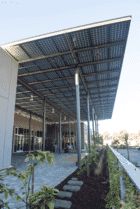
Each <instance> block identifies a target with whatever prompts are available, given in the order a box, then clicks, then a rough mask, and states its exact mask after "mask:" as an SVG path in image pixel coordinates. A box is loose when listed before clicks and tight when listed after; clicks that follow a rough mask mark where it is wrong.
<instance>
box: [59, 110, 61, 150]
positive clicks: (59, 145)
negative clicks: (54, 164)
mask: <svg viewBox="0 0 140 209" xmlns="http://www.w3.org/2000/svg"><path fill="white" fill-rule="evenodd" d="M60 143H61V112H60V115H59V154H60V145H61V144H60Z"/></svg>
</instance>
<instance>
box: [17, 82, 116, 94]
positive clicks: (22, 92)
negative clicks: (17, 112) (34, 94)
mask: <svg viewBox="0 0 140 209" xmlns="http://www.w3.org/2000/svg"><path fill="white" fill-rule="evenodd" d="M72 86H75V85H74V84H73V85H67V86H58V87H52V88H43V89H37V91H47V90H53V89H58V88H68V87H72ZM117 86H118V85H116V84H115V85H111V86H109V87H108V86H107V87H104V86H102V87H98V88H95V87H93V88H88V91H90V90H98V89H101V90H102V89H110V88H116V87H117ZM30 92H31V91H20V92H16V95H19V94H24V93H30ZM73 92H74V90H72V91H69V92H67V91H66V92H63V93H73ZM80 92H85V91H83V90H81V91H80ZM49 95H52V94H48V96H49Z"/></svg>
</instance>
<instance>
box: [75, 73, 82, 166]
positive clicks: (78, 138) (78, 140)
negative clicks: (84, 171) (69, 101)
mask: <svg viewBox="0 0 140 209" xmlns="http://www.w3.org/2000/svg"><path fill="white" fill-rule="evenodd" d="M75 85H76V110H77V152H78V169H80V168H81V162H80V159H81V131H80V98H79V69H76V70H75Z"/></svg>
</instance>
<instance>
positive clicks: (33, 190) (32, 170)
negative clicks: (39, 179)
mask: <svg viewBox="0 0 140 209" xmlns="http://www.w3.org/2000/svg"><path fill="white" fill-rule="evenodd" d="M33 193H34V166H33V170H32V194H33Z"/></svg>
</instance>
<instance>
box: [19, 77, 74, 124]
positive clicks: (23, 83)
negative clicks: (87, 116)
mask: <svg viewBox="0 0 140 209" xmlns="http://www.w3.org/2000/svg"><path fill="white" fill-rule="evenodd" d="M18 82H19V83H21V85H23V86H25V87H26V88H27V89H29V90H30V91H31V92H33V93H34V94H36V95H37V96H38V97H39V98H41V99H42V100H43V101H44V100H46V103H48V104H49V105H51V106H52V107H54V108H55V109H57V110H58V111H61V112H62V113H63V114H64V115H66V116H68V117H70V118H71V119H73V120H75V118H73V117H71V116H69V115H68V114H67V113H65V112H64V111H63V110H62V109H60V108H58V106H57V105H55V104H54V103H52V102H51V101H50V100H48V99H46V98H45V97H44V96H43V95H42V94H41V93H39V92H37V91H36V90H35V89H34V88H32V87H31V86H30V85H29V84H27V83H25V82H24V81H23V80H22V79H21V78H18Z"/></svg>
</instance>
